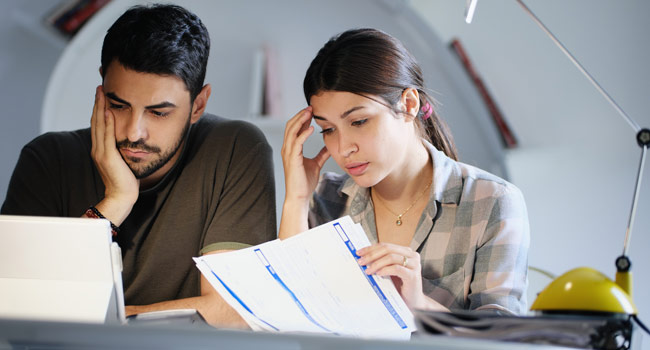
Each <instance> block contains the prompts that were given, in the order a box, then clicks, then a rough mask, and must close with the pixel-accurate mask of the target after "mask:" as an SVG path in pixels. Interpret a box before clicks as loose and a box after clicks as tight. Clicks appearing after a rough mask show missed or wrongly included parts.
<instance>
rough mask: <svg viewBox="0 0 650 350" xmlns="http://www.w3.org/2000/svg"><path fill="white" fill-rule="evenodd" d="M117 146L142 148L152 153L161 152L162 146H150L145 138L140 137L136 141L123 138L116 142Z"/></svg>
mask: <svg viewBox="0 0 650 350" xmlns="http://www.w3.org/2000/svg"><path fill="white" fill-rule="evenodd" d="M115 146H116V147H117V148H129V149H136V150H141V151H145V152H150V153H160V148H158V147H156V146H149V145H147V144H146V143H145V142H144V140H143V139H140V140H138V141H135V142H131V141H129V140H122V141H118V142H116V143H115Z"/></svg>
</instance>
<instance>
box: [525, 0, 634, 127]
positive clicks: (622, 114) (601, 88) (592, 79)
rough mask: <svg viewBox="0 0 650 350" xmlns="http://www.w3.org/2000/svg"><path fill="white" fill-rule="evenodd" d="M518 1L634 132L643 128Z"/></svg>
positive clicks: (526, 8)
mask: <svg viewBox="0 0 650 350" xmlns="http://www.w3.org/2000/svg"><path fill="white" fill-rule="evenodd" d="M516 1H517V2H518V3H519V5H521V7H522V8H523V9H524V11H525V12H526V13H528V14H529V15H530V17H532V18H533V21H535V23H537V25H539V26H540V27H541V28H542V30H543V31H544V32H545V33H546V34H547V35H548V36H549V37H550V38H551V40H553V42H554V43H555V44H556V45H557V46H558V47H559V48H560V50H562V52H564V54H565V55H566V56H567V57H568V58H569V59H570V60H571V62H573V64H574V65H575V66H576V67H578V69H579V70H580V72H582V74H583V75H584V76H585V77H586V78H587V79H588V80H589V81H590V82H591V84H593V85H594V87H595V88H596V90H598V92H600V94H601V95H603V97H605V99H606V100H607V102H609V103H610V104H611V105H612V106H613V107H614V109H616V111H617V112H618V113H619V114H620V115H621V116H622V117H623V118H624V119H625V121H627V123H628V124H630V126H631V127H632V129H634V132H639V130H641V127H640V126H639V124H637V123H636V122H635V121H634V120H632V118H630V117H629V116H628V115H627V114H626V113H625V111H623V109H622V108H621V106H619V105H618V103H616V101H614V99H613V98H612V97H611V96H610V95H609V94H608V93H607V91H605V89H603V87H602V86H600V84H599V83H598V82H597V81H596V79H594V77H592V76H591V74H589V72H588V71H587V70H586V69H585V67H583V66H582V64H580V62H579V61H578V60H577V59H576V58H575V57H574V56H573V55H572V54H571V52H569V50H568V49H567V48H566V47H565V46H564V45H563V44H562V42H560V40H559V39H558V38H557V37H556V36H555V35H553V33H551V31H550V30H549V29H548V28H547V27H546V26H545V25H544V23H542V21H541V20H540V19H539V18H537V16H535V14H534V13H533V11H531V10H530V9H529V8H528V6H526V4H524V2H523V1H522V0H516Z"/></svg>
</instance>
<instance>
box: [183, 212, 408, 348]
mask: <svg viewBox="0 0 650 350" xmlns="http://www.w3.org/2000/svg"><path fill="white" fill-rule="evenodd" d="M369 244H370V243H369V241H368V238H367V236H366V235H365V233H364V232H363V229H362V228H361V226H360V225H357V224H354V223H353V222H352V219H350V217H348V216H346V217H344V218H341V219H338V220H335V221H332V222H329V223H327V224H324V225H321V226H319V227H316V228H313V229H311V230H309V231H306V232H303V233H301V234H299V235H296V236H293V237H291V238H288V239H286V240H283V241H281V240H274V241H271V242H267V243H264V244H260V245H257V246H254V247H250V248H246V249H242V250H238V251H233V252H227V253H221V254H213V255H206V256H203V257H199V258H194V260H195V262H196V264H197V267H198V268H199V269H200V270H201V273H203V275H204V276H205V277H206V278H207V279H208V281H209V282H210V283H211V284H212V286H213V287H214V288H215V289H216V290H217V291H218V292H219V293H220V294H221V295H222V296H223V298H224V300H226V302H228V303H229V304H230V305H231V306H232V307H233V308H234V309H235V310H236V311H237V312H238V313H239V314H240V315H241V316H242V317H243V318H244V320H246V322H247V323H248V324H249V325H250V327H251V328H252V329H253V330H267V331H280V332H317V333H334V334H340V335H346V336H357V337H373V338H393V339H408V338H409V337H410V334H411V332H413V331H414V330H415V325H414V320H413V315H412V314H411V312H410V310H409V309H408V307H407V306H406V304H404V301H403V300H402V298H401V296H400V295H399V293H398V292H397V290H396V289H395V286H394V285H393V283H392V281H391V280H390V278H387V277H379V276H368V275H366V274H365V273H364V271H363V268H362V267H361V266H360V265H359V264H358V263H357V259H358V256H357V255H356V250H357V249H361V248H363V247H365V246H368V245H369Z"/></svg>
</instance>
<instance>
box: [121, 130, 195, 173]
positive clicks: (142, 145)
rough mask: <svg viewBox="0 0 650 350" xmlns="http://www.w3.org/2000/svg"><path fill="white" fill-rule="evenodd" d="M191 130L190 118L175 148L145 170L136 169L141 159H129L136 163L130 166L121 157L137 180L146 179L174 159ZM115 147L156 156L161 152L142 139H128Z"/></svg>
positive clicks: (155, 160)
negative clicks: (133, 140) (132, 140)
mask: <svg viewBox="0 0 650 350" xmlns="http://www.w3.org/2000/svg"><path fill="white" fill-rule="evenodd" d="M189 128H190V118H187V123H185V127H183V131H182V132H181V134H180V135H179V136H178V141H177V142H176V143H175V144H174V146H173V147H172V148H170V149H169V151H168V152H166V153H163V154H162V155H160V156H159V157H158V158H157V159H154V160H152V161H151V163H150V164H148V165H146V166H145V167H144V168H141V169H138V168H135V165H136V164H137V163H139V162H140V159H138V158H129V161H131V162H132V163H136V164H130V163H129V162H127V160H126V159H125V158H124V155H122V153H120V155H121V156H122V159H124V162H125V163H126V165H128V166H129V169H131V172H133V175H135V177H136V178H137V179H144V178H146V177H147V176H149V175H151V174H153V173H155V172H156V171H158V170H159V169H160V168H162V167H163V166H165V164H167V163H168V162H169V160H170V159H172V157H174V155H175V154H176V152H178V150H179V149H180V148H181V145H183V141H185V140H186V139H187V135H188V133H187V130H188V129H189ZM115 146H117V148H118V149H120V148H130V149H138V150H143V151H145V152H150V153H155V154H160V152H161V151H160V148H159V147H156V146H150V145H147V144H146V143H145V142H144V140H142V139H140V140H138V141H135V142H131V141H129V140H128V139H127V140H122V141H118V142H117V143H116V144H115Z"/></svg>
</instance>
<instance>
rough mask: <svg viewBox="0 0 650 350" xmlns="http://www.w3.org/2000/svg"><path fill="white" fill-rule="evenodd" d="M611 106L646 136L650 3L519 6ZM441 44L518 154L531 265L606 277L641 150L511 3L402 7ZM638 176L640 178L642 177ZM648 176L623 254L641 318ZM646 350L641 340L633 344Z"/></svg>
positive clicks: (515, 167)
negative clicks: (462, 56)
mask: <svg viewBox="0 0 650 350" xmlns="http://www.w3.org/2000/svg"><path fill="white" fill-rule="evenodd" d="M525 3H526V4H527V5H528V6H529V7H530V8H531V9H532V10H533V11H534V12H535V13H536V14H537V16H538V17H539V18H540V19H541V20H542V21H543V22H544V23H545V24H546V25H547V26H548V27H549V28H550V29H551V31H553V33H554V34H555V35H556V36H557V37H559V39H560V40H561V41H562V42H563V43H564V45H565V46H566V47H568V48H569V50H571V51H572V53H573V54H574V55H575V56H576V57H577V58H578V59H579V60H580V61H581V63H582V64H583V65H584V66H585V67H586V68H587V69H588V70H589V71H590V73H591V74H592V75H593V76H594V77H595V78H596V79H597V80H598V81H599V82H600V84H601V85H602V86H603V87H604V88H605V89H606V90H607V91H608V92H609V93H610V95H612V96H613V97H614V99H615V100H616V101H617V102H618V103H619V105H620V106H621V107H622V108H623V110H625V111H626V112H627V114H628V115H630V116H631V117H632V118H633V119H634V120H636V122H637V123H638V124H640V125H641V126H642V127H643V126H645V127H650V114H649V113H648V108H649V106H648V100H649V99H648V93H649V92H650V69H648V62H650V41H648V39H647V35H648V34H649V33H650V21H648V15H650V2H647V1H609V0H580V1H578V0H574V1H559V0H526V1H525ZM412 5H413V6H414V8H415V9H416V10H417V11H418V12H419V13H420V14H421V15H422V16H423V17H424V18H426V19H427V21H428V22H429V23H430V24H431V26H432V27H433V28H434V29H435V30H436V31H437V32H438V33H439V34H440V36H441V37H442V38H443V40H450V39H451V38H452V37H458V38H460V39H461V41H462V42H463V44H464V45H465V47H466V49H467V51H468V53H469V55H470V57H471V58H472V60H473V62H474V64H475V66H476V68H477V70H478V71H479V73H480V74H481V76H482V77H483V81H484V83H486V84H487V85H488V88H489V89H490V90H491V92H492V95H493V96H494V98H495V99H496V101H497V103H498V104H499V106H500V107H501V109H502V111H503V113H504V115H505V117H506V118H507V120H508V121H509V122H510V124H511V125H512V126H513V128H514V131H515V133H516V135H517V136H518V138H519V140H520V142H521V147H520V148H518V149H516V150H514V151H511V152H509V153H508V154H507V156H506V159H507V164H508V168H509V171H510V174H511V180H512V181H513V182H514V183H515V184H517V185H518V186H519V187H520V188H521V189H522V191H523V192H524V195H525V197H526V200H527V204H528V210H529V215H530V222H531V232H532V241H531V251H530V263H531V265H536V266H538V267H541V268H545V269H548V270H550V271H551V272H553V273H556V274H561V273H563V272H565V271H567V270H569V269H572V268H574V267H578V266H589V267H593V268H596V269H597V270H600V271H601V272H603V273H605V274H606V275H608V276H610V277H614V272H615V268H614V260H615V258H616V257H617V256H618V255H620V254H621V252H622V250H623V241H624V236H625V230H626V225H627V220H628V215H629V210H630V206H631V202H632V193H633V188H634V181H635V177H636V171H637V167H638V163H639V159H640V148H639V147H638V146H637V145H636V142H635V133H634V132H633V130H632V129H631V128H630V127H629V126H628V124H627V123H626V122H625V121H624V120H623V119H622V118H621V117H619V115H618V114H617V113H616V111H615V110H614V109H613V108H612V107H611V106H610V105H609V104H608V103H606V102H605V99H604V98H603V97H601V96H600V95H599V94H598V93H597V92H596V90H595V89H594V88H593V87H592V86H591V85H590V84H589V83H588V81H587V80H586V79H585V78H584V77H583V76H582V75H581V74H580V73H579V71H578V70H577V69H576V68H575V67H574V66H573V65H572V64H571V63H570V61H569V60H568V59H567V58H566V57H565V56H564V55H563V54H562V53H561V51H560V50H559V49H558V48H557V47H556V46H555V45H554V44H553V43H552V41H551V40H550V39H549V38H548V37H547V36H546V35H545V34H544V33H543V31H542V30H541V29H540V28H539V27H538V26H537V25H536V24H535V23H534V22H533V21H532V19H531V18H530V17H529V16H528V15H527V14H525V12H524V11H523V10H522V8H521V7H520V6H519V5H518V4H517V3H516V1H514V0H490V1H479V2H478V6H477V9H476V13H475V16H474V21H473V23H472V24H470V25H468V24H466V23H465V22H464V19H463V13H464V5H465V2H464V1H453V2H452V1H445V0H412ZM646 170H648V169H646ZM649 173H650V171H646V179H645V181H644V183H643V187H642V191H641V200H640V204H639V207H638V211H637V219H636V222H635V225H634V232H633V235H632V239H631V249H630V251H629V255H630V258H631V259H632V264H633V265H632V270H633V272H634V273H635V284H634V296H635V298H634V299H635V302H636V305H637V307H638V309H639V311H640V316H641V319H642V320H645V322H646V324H647V323H648V320H650V300H648V298H647V295H649V292H648V290H650V271H648V267H650V254H647V252H646V251H645V250H646V249H647V247H649V246H650V229H649V227H650V215H648V214H649V213H650V175H648V174H649ZM643 342H644V344H643V345H644V349H650V338H648V337H646V338H644V341H643Z"/></svg>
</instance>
